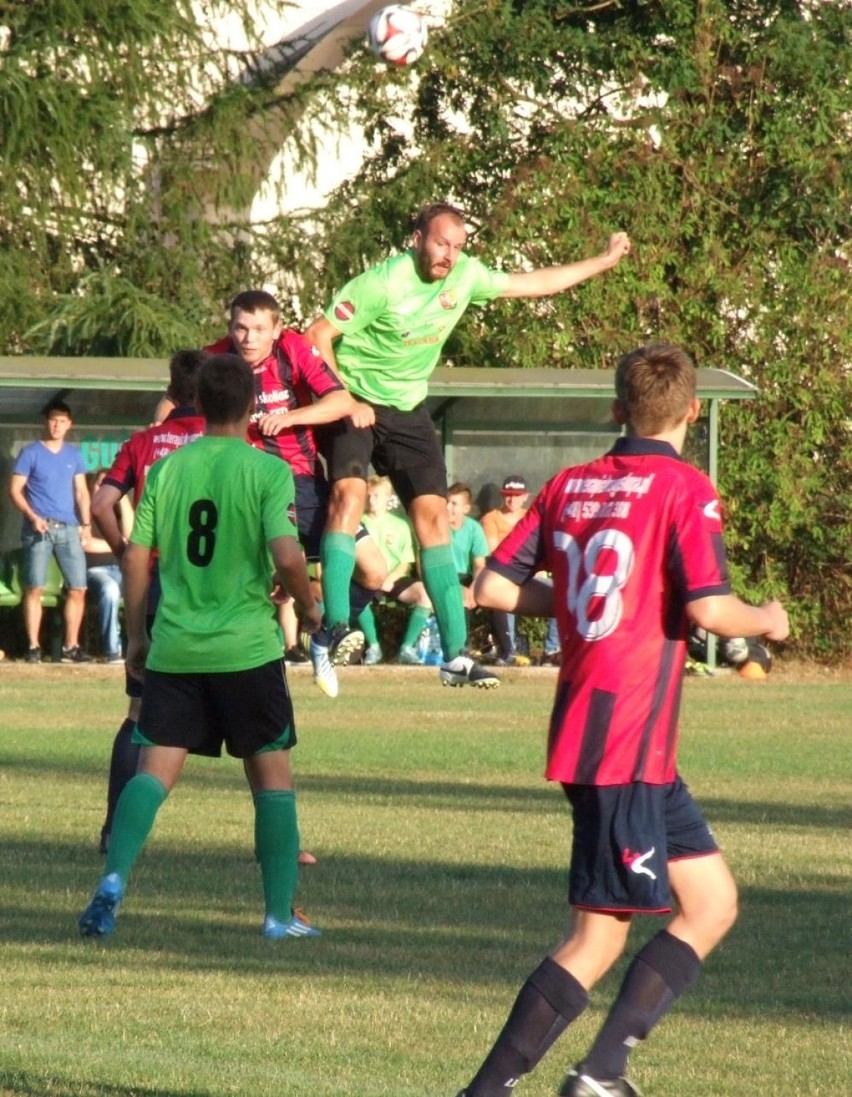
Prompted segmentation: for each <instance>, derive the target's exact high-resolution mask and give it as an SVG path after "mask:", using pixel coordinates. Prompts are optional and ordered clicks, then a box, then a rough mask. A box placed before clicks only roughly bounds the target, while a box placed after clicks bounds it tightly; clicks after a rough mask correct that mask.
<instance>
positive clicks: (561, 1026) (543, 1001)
mask: <svg viewBox="0 0 852 1097" xmlns="http://www.w3.org/2000/svg"><path fill="white" fill-rule="evenodd" d="M588 1002H589V996H588V994H587V993H586V991H585V989H584V988H583V987H582V986H581V985H580V983H578V982H577V980H576V979H575V978H574V976H573V975H571V974H570V973H569V972H567V971H566V970H565V969H564V968H562V967H560V966H559V964H557V963H556V961H555V960H552V959H551V958H550V957H549V956H548V957H547V959H546V960H543V961H542V963H541V964H539V966H538V967H537V968H536V969H535V971H534V972H533V973H532V974H531V975H530V977H529V978H528V979H527V981H526V982H525V983H524V985H523V986H522V987H521V989H520V992H519V993H518V996H517V998H516V999H515V1004H514V1005H513V1006H512V1011H511V1013H510V1014H509V1017H508V1019H507V1021H506V1024H505V1025H504V1026H503V1031H502V1032H501V1033H500V1035H499V1036H498V1037H497V1040H496V1042H495V1044H494V1046H493V1047H492V1049H491V1051H490V1052H489V1053H488V1055H487V1057H486V1059H485V1061H484V1062H483V1064H482V1066H481V1067H480V1068H479V1071H478V1072H477V1074H476V1077H475V1078H474V1079H473V1081H472V1082H471V1083H470V1085H469V1086H467V1088H466V1089H465V1093H466V1094H467V1097H504V1095H506V1094H510V1093H511V1092H512V1090H513V1088H514V1086H515V1084H516V1082H517V1080H518V1079H519V1078H520V1077H521V1076H522V1075H524V1074H529V1072H530V1071H531V1070H533V1068H534V1067H535V1066H536V1064H537V1063H539V1062H540V1061H541V1059H542V1058H543V1057H544V1056H545V1054H546V1053H547V1052H548V1050H549V1049H550V1047H551V1046H552V1045H553V1043H554V1042H555V1041H556V1040H557V1039H558V1038H559V1037H560V1036H561V1035H562V1033H563V1032H564V1031H565V1029H566V1028H567V1027H568V1025H570V1024H571V1022H572V1021H573V1020H575V1018H577V1017H579V1016H580V1014H581V1013H582V1012H583V1010H584V1009H585V1008H586V1006H587V1005H588Z"/></svg>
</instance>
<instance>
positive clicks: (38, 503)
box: [9, 400, 92, 663]
mask: <svg viewBox="0 0 852 1097" xmlns="http://www.w3.org/2000/svg"><path fill="white" fill-rule="evenodd" d="M43 414H44V418H45V430H44V437H43V438H41V439H40V440H39V441H37V442H31V443H30V444H29V445H28V446H24V448H23V449H22V450H21V452H20V453H19V454H18V459H17V461H16V462H15V467H14V469H13V471H12V483H11V486H10V488H9V495H10V497H11V499H12V502H13V503H14V504H15V506H16V507H17V508H18V510H19V511H20V512H21V514H23V516H24V521H23V530H22V538H21V539H22V543H23V558H22V564H23V586H24V588H25V593H24V627H25V629H26V632H27V641H28V644H29V648H28V651H27V662H28V663H40V662H41V646H40V643H39V632H40V630H41V609H42V607H41V598H42V594H43V593H44V587H45V584H46V582H47V569H48V565H49V563H50V558H51V556H55V557H56V561H57V563H58V564H59V568H60V571H61V572H62V577H63V579H64V580H65V586H66V588H67V589H66V598H65V643H64V644H63V647H62V662H63V663H89V662H91V660H92V657H91V656H90V655H87V654H86V653H85V652H84V651H83V649H82V648H81V647H80V626H81V625H82V622H83V610H84V609H85V603H86V554H85V551H84V545H85V542H86V540H87V539H88V538H89V537H90V536H91V532H92V526H91V520H90V517H89V489H88V487H87V485H86V463H85V461H84V460H83V454H82V453H81V452H80V450H79V449H78V448H77V446H72V445H71V444H70V443H68V442H66V441H65V435H66V434H67V433H68V431H69V430H70V429H71V425H72V424H71V410H70V408H69V407H68V405H67V404H65V403H63V402H62V401H61V400H51V401H50V403H49V404H47V406H46V407H45V409H44V412H43Z"/></svg>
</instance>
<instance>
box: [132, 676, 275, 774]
mask: <svg viewBox="0 0 852 1097" xmlns="http://www.w3.org/2000/svg"><path fill="white" fill-rule="evenodd" d="M133 740H134V742H137V743H140V744H142V745H143V746H161V747H183V748H184V749H185V750H188V751H189V753H190V754H203V755H206V756H207V757H210V758H219V757H220V756H221V754H222V745H223V744H224V745H225V748H226V749H227V751H228V754H230V755H231V756H232V757H233V758H249V757H251V756H252V755H253V754H258V753H260V752H261V751H263V750H274V749H281V750H289V749H290V747H294V746H295V745H296V725H295V723H294V720H293V703H292V701H291V699H290V690H289V689H288V688H287V679H286V677H285V675H284V663H283V661H282V660H280V659H274V660H273V661H272V662H271V663H265V664H263V666H259V667H253V668H252V669H251V670H237V671H230V672H228V673H222V674H217V673H210V674H167V673H165V672H164V671H159V670H146V671H145V681H144V683H143V686H142V710H141V713H140V716H139V723H138V725H137V731H136V732H134V736H133Z"/></svg>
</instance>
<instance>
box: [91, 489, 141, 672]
mask: <svg viewBox="0 0 852 1097" xmlns="http://www.w3.org/2000/svg"><path fill="white" fill-rule="evenodd" d="M108 471H109V470H108V469H99V470H98V472H97V473H94V474H89V475H88V476H87V477H86V480H87V484H88V487H89V491H90V492H91V494H92V496H94V494H95V492H96V491H97V489H98V488H99V487H100V486H101V484H102V483H103V480H104V477H105V476H106V474H107V472H108ZM116 511H117V513H116V516H115V517H116V521H117V522H118V528H119V531H120V533H121V535H122V537H124V538H127V537H129V536H130V530H131V528H132V526H133V508H132V507H131V505H130V500H129V499H128V498H127V496H126V495H123V496H122V497H121V499H120V500H119V502H118V503H117V504H116ZM86 585H87V588H88V591H89V593H90V594H91V595H92V596H93V597H94V599H95V604H96V606H97V609H98V627H99V632H100V640H101V654H102V655H103V656H104V657H105V659H106V661H107V662H108V663H121V662H123V661H124V656H123V655H122V654H121V629H120V624H119V610H120V609H121V567H120V565H119V563H118V557H117V556H116V555H115V553H114V552H113V551H112V549H111V548H110V545H109V542H108V541H107V540H106V539H105V538H104V535H103V532H102V531H101V528H100V526H99V525H98V520H97V518H96V517H95V515H94V512H93V513H92V536H91V537H90V538H89V539H88V541H87V542H86Z"/></svg>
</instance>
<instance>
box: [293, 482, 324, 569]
mask: <svg viewBox="0 0 852 1097" xmlns="http://www.w3.org/2000/svg"><path fill="white" fill-rule="evenodd" d="M293 481H294V483H295V485H296V528H297V529H298V531H299V544H300V545H301V546H302V549H303V550H304V553H305V556H306V557H307V559H308V560H319V554H320V541H321V539H322V534H323V530H324V529H325V520H326V516H327V515H328V484H327V483H326V481H325V480H319V479H317V477H316V476H294V477H293Z"/></svg>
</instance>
